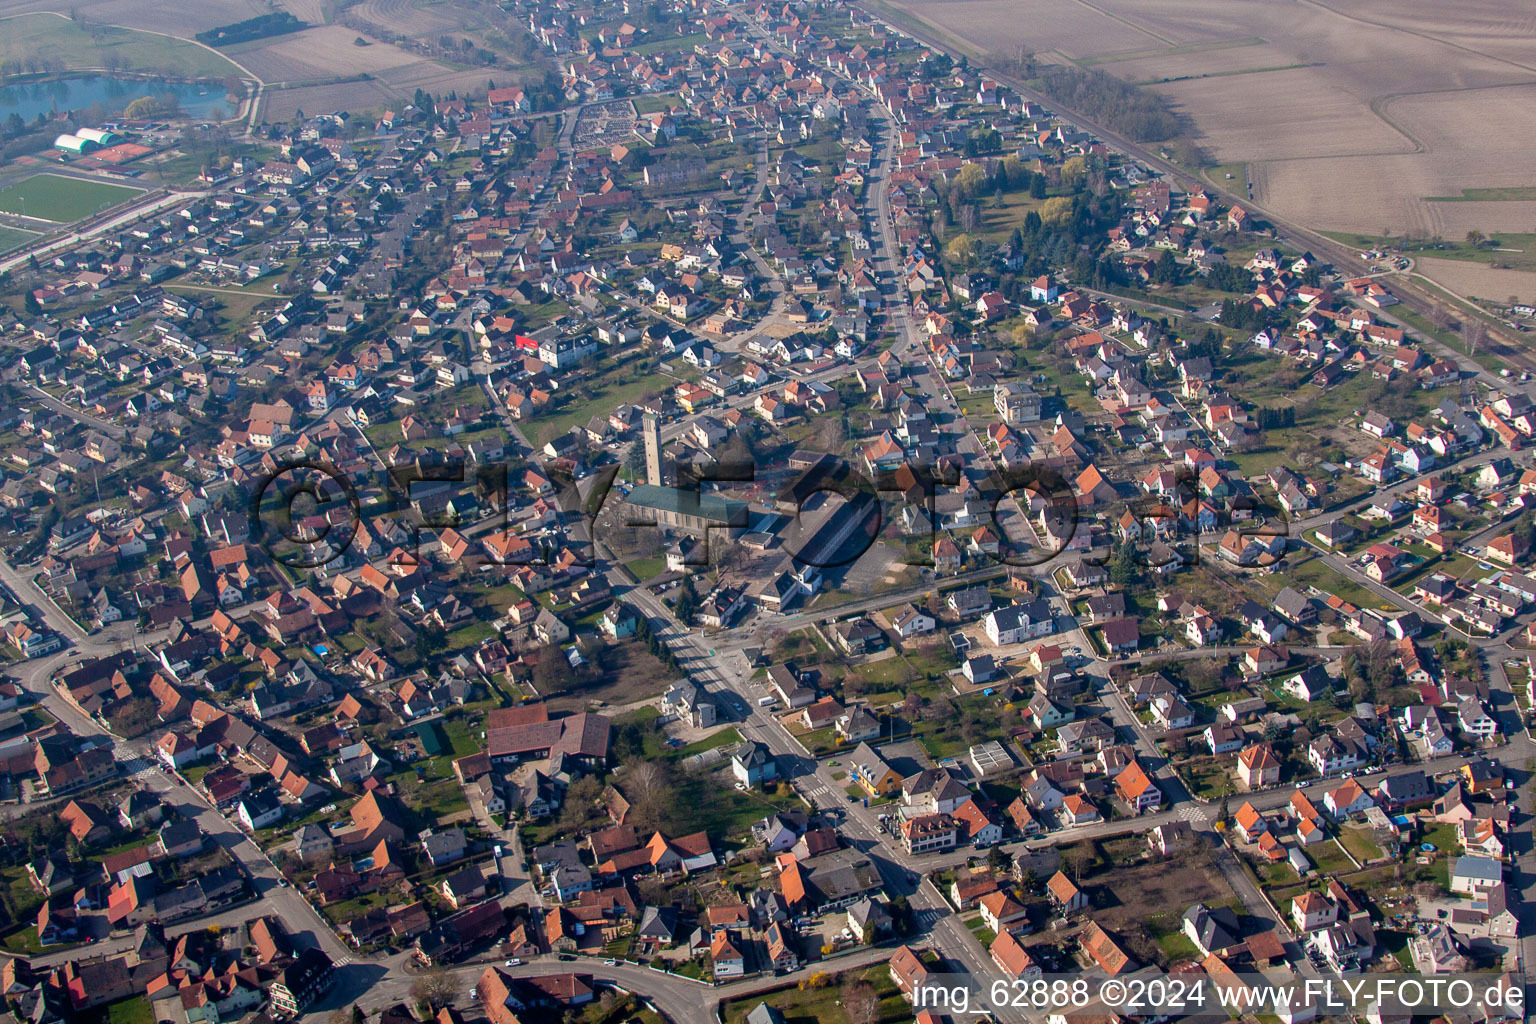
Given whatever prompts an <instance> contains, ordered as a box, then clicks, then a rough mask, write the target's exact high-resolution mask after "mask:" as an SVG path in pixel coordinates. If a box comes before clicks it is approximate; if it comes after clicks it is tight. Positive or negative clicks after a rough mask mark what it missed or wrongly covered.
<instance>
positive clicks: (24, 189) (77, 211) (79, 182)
mask: <svg viewBox="0 0 1536 1024" xmlns="http://www.w3.org/2000/svg"><path fill="white" fill-rule="evenodd" d="M143 191H144V190H143V189H141V188H134V187H132V186H131V185H108V184H106V183H105V182H100V181H87V180H86V179H84V178H69V177H66V176H64V175H62V174H34V175H33V176H32V177H30V178H28V179H26V180H25V181H21V182H17V183H16V184H15V185H12V186H10V187H9V188H5V189H0V210H3V211H5V212H6V213H20V214H25V215H26V216H28V217H41V218H42V219H43V220H51V221H57V222H58V223H60V224H68V223H70V222H71V221H77V220H79V219H80V218H82V217H89V216H90V215H91V214H93V213H99V212H100V211H102V210H105V209H106V208H107V207H109V206H116V205H117V204H118V203H121V202H124V201H126V200H129V199H132V198H133V197H134V196H136V195H138V194H139V193H141V192H143Z"/></svg>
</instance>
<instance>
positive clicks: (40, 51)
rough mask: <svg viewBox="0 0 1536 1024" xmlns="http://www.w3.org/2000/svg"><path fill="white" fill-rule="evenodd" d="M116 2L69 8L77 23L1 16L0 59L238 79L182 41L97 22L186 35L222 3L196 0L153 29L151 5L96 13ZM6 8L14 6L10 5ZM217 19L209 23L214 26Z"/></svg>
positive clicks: (221, 62)
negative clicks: (191, 6) (76, 14)
mask: <svg viewBox="0 0 1536 1024" xmlns="http://www.w3.org/2000/svg"><path fill="white" fill-rule="evenodd" d="M117 6H119V5H118V4H115V3H113V4H103V5H100V6H99V7H98V5H93V4H86V5H83V6H79V7H74V8H72V9H73V10H76V11H78V12H79V15H80V17H81V18H82V21H81V22H76V21H71V20H69V19H68V18H65V17H62V16H61V15H58V14H45V13H36V14H20V15H17V16H16V17H12V18H6V19H4V21H3V23H0V24H3V28H0V61H6V60H13V59H26V58H37V59H39V60H40V61H43V62H51V61H57V62H58V64H59V65H61V66H62V67H63V68H65V69H70V70H73V69H84V68H101V67H109V66H114V67H116V68H118V69H120V70H123V71H148V72H163V73H169V74H174V75H178V76H184V77H187V78H219V79H222V78H225V77H227V76H229V75H241V77H244V76H243V73H242V72H241V70H240V68H239V67H237V66H236V65H235V64H233V63H231V62H230V61H229V60H227V59H225V58H224V57H223V56H221V55H220V54H218V53H217V52H215V51H213V50H210V49H209V48H208V47H206V46H201V45H199V44H198V43H194V42H192V41H190V40H188V39H173V38H171V37H170V36H167V35H155V34H153V33H152V32H140V31H136V30H135V29H132V28H118V27H116V26H115V25H110V24H103V23H102V22H103V21H118V22H120V23H126V24H131V25H135V26H139V27H142V28H153V29H155V30H156V31H162V32H164V31H171V32H175V33H176V34H177V35H191V34H192V33H193V32H194V31H198V30H200V29H202V28H208V27H212V26H211V25H207V26H205V25H203V24H202V17H203V16H205V15H206V10H205V8H212V9H214V10H221V9H226V6H225V5H224V4H221V3H213V4H207V5H205V4H202V3H199V4H197V5H195V9H192V10H189V11H187V12H186V13H185V14H179V13H175V12H169V13H171V14H172V18H171V26H170V27H169V28H165V27H159V28H156V26H155V25H153V24H151V22H153V21H155V20H156V19H155V16H153V15H152V14H151V13H150V12H149V11H148V10H147V8H149V7H153V6H155V5H135V6H134V7H133V8H132V9H131V11H130V9H129V7H128V5H127V3H123V4H122V5H121V6H122V7H123V10H122V11H121V12H119V13H118V14H117V16H116V17H115V18H113V17H111V16H108V15H105V14H102V13H98V10H99V9H101V8H113V7H117ZM8 8H9V9H10V10H15V9H16V7H15V6H11V5H8ZM241 17H245V15H244V14H242V15H241ZM218 23H219V22H218V21H217V20H214V21H213V24H215V25H216V24H218Z"/></svg>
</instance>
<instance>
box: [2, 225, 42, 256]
mask: <svg viewBox="0 0 1536 1024" xmlns="http://www.w3.org/2000/svg"><path fill="white" fill-rule="evenodd" d="M36 237H37V235H36V234H34V233H33V232H31V231H22V230H21V229H20V228H5V227H0V252H10V251H11V250H12V249H14V248H16V247H17V246H19V245H26V244H27V243H28V242H30V241H32V239H34V238H36Z"/></svg>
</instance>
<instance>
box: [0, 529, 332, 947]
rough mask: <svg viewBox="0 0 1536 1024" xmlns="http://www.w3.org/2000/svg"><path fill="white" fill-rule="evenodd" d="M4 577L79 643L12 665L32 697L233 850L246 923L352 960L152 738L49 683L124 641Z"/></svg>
mask: <svg viewBox="0 0 1536 1024" xmlns="http://www.w3.org/2000/svg"><path fill="white" fill-rule="evenodd" d="M0 580H3V581H4V582H5V584H6V585H7V586H8V587H10V588H11V590H12V592H14V593H15V594H16V595H17V596H18V597H19V598H20V599H21V600H23V601H25V602H27V603H29V604H31V605H33V607H35V608H37V609H38V611H39V613H40V614H41V615H42V616H43V619H44V621H45V622H46V623H47V624H48V626H49V628H51V629H53V630H54V631H55V632H58V633H61V634H63V635H65V636H68V637H70V638H71V639H72V640H73V641H74V647H73V649H72V650H68V651H64V652H61V653H59V654H55V655H52V656H50V657H47V658H39V659H36V660H33V661H28V662H22V663H20V664H18V665H16V666H13V667H12V668H11V669H10V674H11V675H12V676H14V677H15V678H16V679H17V681H18V682H19V683H20V684H21V685H22V686H23V687H24V688H25V689H26V690H27V691H28V692H29V693H31V694H33V696H34V697H35V698H36V699H37V701H38V703H40V704H42V706H43V707H44V708H45V709H47V711H48V713H49V714H51V715H53V716H54V717H55V718H57V719H59V720H60V721H61V722H63V723H64V724H65V725H67V726H68V727H69V728H70V729H71V730H72V731H73V732H74V733H75V734H76V735H80V736H106V737H108V738H109V739H111V740H112V744H113V748H112V756H113V757H114V758H115V759H116V760H117V761H118V762H119V763H120V764H121V765H122V766H123V771H124V774H126V775H129V776H131V777H133V778H134V779H135V780H136V781H137V782H138V783H139V785H141V786H142V787H144V788H145V789H148V790H150V791H152V792H154V793H155V794H157V795H158V796H159V797H160V799H161V802H163V803H165V804H166V805H168V806H170V807H172V808H173V809H175V810H176V811H177V812H179V813H180V814H183V815H185V816H186V817H189V818H192V819H193V820H195V821H196V822H197V824H198V827H199V828H201V829H202V831H203V833H204V834H205V835H206V836H208V838H209V839H210V841H212V842H214V843H216V844H217V845H219V846H220V847H222V848H223V849H225V850H226V851H228V852H229V854H230V855H231V856H232V857H233V858H234V859H235V860H236V861H237V862H238V863H239V865H240V866H241V868H242V869H243V870H244V872H245V874H246V876H247V877H248V878H249V879H250V881H251V885H252V887H253V888H254V889H255V890H256V893H257V895H258V897H259V899H258V902H257V903H256V904H255V905H253V906H250V907H247V908H245V911H244V912H245V914H246V916H247V918H249V917H254V916H257V915H260V914H274V915H276V916H277V917H279V918H281V919H282V921H283V923H284V924H285V925H287V927H288V929H289V931H290V932H291V933H292V934H293V936H294V938H295V940H296V943H297V944H298V945H299V946H301V947H304V946H308V945H318V946H320V947H321V948H322V949H324V950H325V951H326V953H328V954H329V955H330V956H331V958H332V959H333V960H336V961H337V962H338V963H339V962H342V961H344V960H348V959H350V958H351V951H350V950H349V949H348V948H347V947H346V945H345V944H343V943H342V942H341V940H340V939H339V938H337V936H336V933H335V932H334V931H333V930H332V929H331V928H330V926H329V925H328V924H327V923H326V922H325V920H324V919H323V918H321V916H320V915H319V914H318V913H316V911H315V910H314V908H313V907H312V906H310V904H309V902H308V901H307V900H305V899H304V898H303V897H302V896H301V895H299V893H297V892H296V891H295V890H294V889H292V888H291V887H289V886H288V885H287V884H286V882H283V881H282V876H281V874H280V873H279V872H278V870H277V868H276V867H275V866H274V865H273V863H272V861H271V860H270V859H269V858H268V857H267V856H266V854H264V853H263V852H262V851H261V850H260V849H259V848H258V847H257V846H256V844H255V843H254V842H252V841H251V840H250V839H249V838H248V837H247V836H246V834H245V833H244V832H242V831H240V829H239V828H238V827H237V826H236V825H235V824H234V823H233V822H232V821H231V820H230V819H229V818H228V817H226V816H225V815H224V814H222V813H221V812H219V811H218V810H217V809H216V808H214V807H212V806H211V805H209V804H208V802H207V801H206V800H204V798H203V797H202V796H201V795H200V794H198V793H197V792H196V791H195V790H193V789H192V788H191V787H189V786H187V785H186V784H185V783H183V782H182V781H181V780H180V779H179V778H177V777H175V776H172V775H170V774H168V773H167V772H165V771H164V770H162V769H161V768H160V766H159V765H158V763H157V762H155V760H154V759H153V752H152V748H151V743H152V740H153V735H152V734H151V735H150V736H148V737H145V738H143V739H141V740H138V741H134V742H129V741H125V740H122V739H120V738H118V737H117V736H114V735H113V734H112V733H110V732H109V731H108V730H107V729H106V728H105V727H103V726H102V725H101V724H100V723H99V722H97V721H96V720H95V719H93V718H91V717H89V716H87V715H85V714H83V713H81V712H80V711H79V710H78V709H76V708H75V707H74V706H73V705H72V704H70V703H69V702H68V701H66V700H64V698H63V697H61V696H60V695H59V694H58V692H57V691H56V690H55V689H54V688H53V686H52V685H50V676H51V675H52V673H53V672H54V670H56V669H60V668H65V667H67V666H70V665H72V664H74V663H75V662H77V661H80V660H83V659H88V658H92V657H100V656H103V655H107V654H112V653H115V652H116V650H117V649H118V643H117V642H116V641H114V640H111V639H107V640H103V639H101V638H93V637H90V636H88V635H87V634H86V633H85V632H84V631H83V630H82V629H80V627H79V626H78V625H76V624H75V623H74V622H73V620H71V619H70V618H69V617H68V616H66V615H64V613H63V612H62V611H61V610H59V608H58V606H57V605H55V604H54V603H53V602H52V600H51V599H49V598H48V596H47V595H46V594H44V593H43V592H42V591H41V590H40V589H39V588H38V587H37V585H36V584H35V583H34V582H33V581H32V579H31V578H30V577H29V576H28V575H27V574H26V573H25V572H23V571H21V570H19V569H17V568H16V567H15V566H13V565H12V564H11V563H10V562H9V561H7V560H5V559H3V558H0ZM139 639H140V642H148V641H149V640H151V639H153V638H147V637H141V638H139Z"/></svg>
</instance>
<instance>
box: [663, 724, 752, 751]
mask: <svg viewBox="0 0 1536 1024" xmlns="http://www.w3.org/2000/svg"><path fill="white" fill-rule="evenodd" d="M740 742H741V733H739V732H737V731H736V730H735V729H734V728H731V729H721V730H720V731H719V732H717V733H714V734H712V735H710V736H706V737H704V738H703V739H702V740H699V741H697V742H696V743H690V744H688V745H687V746H686V747H679V748H678V749H677V755H678V756H679V757H690V756H692V755H694V754H702V753H703V752H704V751H706V750H714V749H715V748H716V747H725V746H730V745H731V744H734V743H740Z"/></svg>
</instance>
